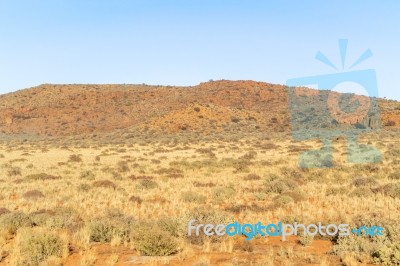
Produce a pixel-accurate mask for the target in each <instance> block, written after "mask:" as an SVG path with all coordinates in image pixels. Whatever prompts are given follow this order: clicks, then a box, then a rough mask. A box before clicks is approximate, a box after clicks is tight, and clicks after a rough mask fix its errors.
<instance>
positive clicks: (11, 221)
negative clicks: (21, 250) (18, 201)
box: [0, 212, 32, 234]
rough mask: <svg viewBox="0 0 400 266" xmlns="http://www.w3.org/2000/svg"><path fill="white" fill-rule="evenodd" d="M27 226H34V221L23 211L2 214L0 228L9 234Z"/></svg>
mask: <svg viewBox="0 0 400 266" xmlns="http://www.w3.org/2000/svg"><path fill="white" fill-rule="evenodd" d="M25 226H26V227H30V226H32V221H31V219H30V218H29V216H28V215H26V214H24V213H22V212H10V213H6V214H3V215H2V216H0V228H1V229H2V230H5V231H6V232H7V233H9V234H15V233H16V232H17V230H18V229H19V228H20V227H25Z"/></svg>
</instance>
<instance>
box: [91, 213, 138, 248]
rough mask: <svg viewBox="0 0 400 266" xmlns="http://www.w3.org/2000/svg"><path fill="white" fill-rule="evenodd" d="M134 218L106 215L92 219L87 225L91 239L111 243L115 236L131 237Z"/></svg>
mask: <svg viewBox="0 0 400 266" xmlns="http://www.w3.org/2000/svg"><path fill="white" fill-rule="evenodd" d="M131 223H132V219H130V218H129V217H124V216H106V217H100V218H97V219H94V220H92V221H91V222H90V223H89V224H88V225H87V230H88V232H89V237H90V241H93V242H101V243H110V242H111V240H112V239H113V238H114V237H119V238H120V239H121V241H126V240H128V239H129V233H130V226H131Z"/></svg>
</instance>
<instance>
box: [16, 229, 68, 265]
mask: <svg viewBox="0 0 400 266" xmlns="http://www.w3.org/2000/svg"><path fill="white" fill-rule="evenodd" d="M67 244H68V243H67V242H66V241H65V240H64V239H63V238H61V237H60V236H59V235H57V234H55V233H50V232H47V231H43V230H37V231H33V230H32V229H28V230H22V231H21V232H18V236H17V243H16V249H17V250H16V252H18V253H17V254H18V257H17V260H18V263H17V265H35V266H36V265H41V264H42V263H45V262H46V260H47V259H48V258H50V257H57V258H62V257H64V256H65V255H67V254H68V247H67Z"/></svg>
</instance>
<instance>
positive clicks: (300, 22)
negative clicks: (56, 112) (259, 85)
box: [0, 0, 400, 100]
mask: <svg viewBox="0 0 400 266" xmlns="http://www.w3.org/2000/svg"><path fill="white" fill-rule="evenodd" d="M399 10H400V1H394V0H393V1H376V0H375V1H370V0H363V1H362V0H354V1H344V0H338V1H329V2H328V1H317V0H315V1H311V0H308V1H307V0H305V1H287V0H271V1H255V0H254V1H252V0H246V1H245V0H242V1H238V0H229V1H228V0H180V1H178V0H109V1H104V0H96V1H95V0H79V1H77V0H51V1H50V0H36V1H32V0H19V1H12V0H7V1H3V0H0V93H7V92H12V91H16V90H19V89H23V88H28V87H33V86H37V85H39V84H43V83H56V84H61V83H84V84H86V83H127V84H128V83H129V84H141V83H146V84H151V85H197V84H199V83H200V82H204V81H208V80H210V79H213V80H219V79H228V80H256V81H264V82H270V83H278V84H286V81H287V80H289V79H293V78H297V77H307V76H317V75H327V74H338V73H340V72H346V71H358V70H365V69H374V70H375V72H376V80H377V86H378V90H379V96H380V97H387V98H390V99H397V100H400V89H399V86H398V84H399V82H400V75H399V74H398V73H397V72H398V70H400V50H399V49H400V48H399V47H400V27H399V25H400V16H399ZM339 39H348V45H347V57H346V60H345V65H344V68H342V64H341V56H340V53H339V46H338V40H339ZM367 49H370V50H371V51H372V54H373V56H372V57H370V58H369V59H368V60H365V61H364V62H362V63H360V64H359V65H357V66H356V67H354V68H352V69H351V70H349V69H348V67H349V66H350V65H351V64H352V63H354V61H356V60H357V58H358V57H359V56H360V55H361V54H362V53H363V52H364V51H365V50H367ZM318 51H320V52H321V53H323V54H324V55H325V56H326V57H327V58H329V59H330V61H331V62H332V63H333V64H335V65H337V66H338V69H334V68H332V67H330V66H328V65H326V64H323V63H322V62H320V61H318V60H316V58H315V57H316V54H317V52H318Z"/></svg>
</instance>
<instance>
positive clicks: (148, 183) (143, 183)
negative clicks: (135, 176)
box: [136, 179, 158, 189]
mask: <svg viewBox="0 0 400 266" xmlns="http://www.w3.org/2000/svg"><path fill="white" fill-rule="evenodd" d="M157 187H158V184H157V182H155V181H153V180H151V179H141V180H140V181H139V183H138V184H137V185H136V188H138V189H154V188H157Z"/></svg>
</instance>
